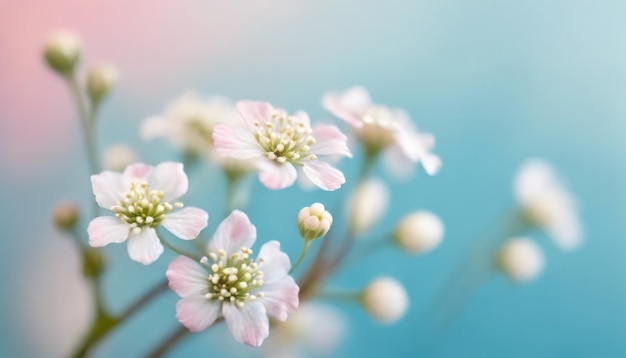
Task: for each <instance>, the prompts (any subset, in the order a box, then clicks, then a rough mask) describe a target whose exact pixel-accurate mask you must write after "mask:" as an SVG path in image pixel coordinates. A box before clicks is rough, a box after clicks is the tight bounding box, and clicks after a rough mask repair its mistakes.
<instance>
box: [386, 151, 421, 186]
mask: <svg viewBox="0 0 626 358" xmlns="http://www.w3.org/2000/svg"><path fill="white" fill-rule="evenodd" d="M383 155H384V160H383V164H384V165H385V168H386V169H387V170H389V172H391V174H392V175H393V176H394V177H396V178H398V179H401V180H406V179H408V178H409V177H411V176H412V175H413V173H414V172H415V162H414V161H412V160H411V159H409V158H408V157H407V156H406V155H404V152H403V151H402V149H400V147H399V146H397V145H393V146H391V147H389V149H387V150H385V152H384V153H383Z"/></svg>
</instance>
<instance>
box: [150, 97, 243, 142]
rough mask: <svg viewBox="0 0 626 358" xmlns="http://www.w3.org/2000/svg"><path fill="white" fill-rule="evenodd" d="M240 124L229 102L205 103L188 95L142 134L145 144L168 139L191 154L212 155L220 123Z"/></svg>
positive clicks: (176, 102)
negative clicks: (215, 128) (214, 138)
mask: <svg viewBox="0 0 626 358" xmlns="http://www.w3.org/2000/svg"><path fill="white" fill-rule="evenodd" d="M238 121H241V119H240V116H239V114H238V113H237V111H236V109H235V107H234V106H233V104H232V103H231V102H230V101H229V100H228V99H226V98H222V97H213V98H210V99H209V100H207V101H205V100H203V99H202V98H200V96H199V95H198V94H196V93H193V92H188V93H185V94H183V95H182V96H180V97H178V98H177V99H175V100H174V101H173V102H172V103H171V104H170V105H169V106H167V108H166V110H165V115H163V116H154V117H150V118H148V119H146V120H145V121H144V122H143V124H142V125H141V130H140V134H141V137H142V138H143V139H144V140H151V139H155V138H160V137H166V138H168V139H169V140H170V141H171V142H172V143H173V144H174V145H176V146H177V147H179V148H181V149H183V150H185V151H187V152H190V153H193V154H208V153H209V152H210V150H211V149H212V147H213V128H214V127H215V126H216V125H217V124H218V123H235V122H238Z"/></svg>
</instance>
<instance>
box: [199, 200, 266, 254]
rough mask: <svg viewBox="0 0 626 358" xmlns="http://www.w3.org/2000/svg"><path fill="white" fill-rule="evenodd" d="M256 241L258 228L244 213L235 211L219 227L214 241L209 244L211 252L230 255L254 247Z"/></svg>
mask: <svg viewBox="0 0 626 358" xmlns="http://www.w3.org/2000/svg"><path fill="white" fill-rule="evenodd" d="M254 241H256V227H255V226H254V225H252V223H251V222H250V219H249V218H248V216H247V215H246V214H245V213H244V212H242V211H239V210H235V211H233V212H232V213H231V214H230V215H228V217H227V218H226V219H224V221H222V222H221V223H220V225H219V226H218V227H217V230H216V231H215V235H213V240H211V242H210V243H209V252H217V251H218V250H224V251H226V253H227V254H228V255H230V254H233V253H235V252H238V251H239V250H241V249H242V248H243V247H247V248H250V247H252V245H253V244H254Z"/></svg>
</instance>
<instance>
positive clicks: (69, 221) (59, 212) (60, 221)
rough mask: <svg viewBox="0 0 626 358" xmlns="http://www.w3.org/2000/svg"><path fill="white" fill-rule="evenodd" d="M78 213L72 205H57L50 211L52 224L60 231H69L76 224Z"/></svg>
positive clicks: (67, 203)
mask: <svg viewBox="0 0 626 358" xmlns="http://www.w3.org/2000/svg"><path fill="white" fill-rule="evenodd" d="M78 217H79V211H78V207H76V205H75V204H74V203H69V202H65V203H59V204H57V205H56V206H55V207H54V209H53V210H52V222H54V224H55V225H56V226H57V227H58V228H59V229H62V230H71V229H72V228H74V225H76V223H77V222H78Z"/></svg>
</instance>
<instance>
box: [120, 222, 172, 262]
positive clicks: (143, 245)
mask: <svg viewBox="0 0 626 358" xmlns="http://www.w3.org/2000/svg"><path fill="white" fill-rule="evenodd" d="M162 253H163V245H161V243H160V242H159V238H158V237H157V234H156V231H154V229H153V228H149V227H144V228H142V229H141V231H140V232H139V234H135V233H132V232H131V234H130V236H129V238H128V256H130V258H131V260H133V261H137V262H140V263H142V264H144V265H148V264H151V263H153V262H154V261H156V259H158V258H159V256H161V254H162Z"/></svg>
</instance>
